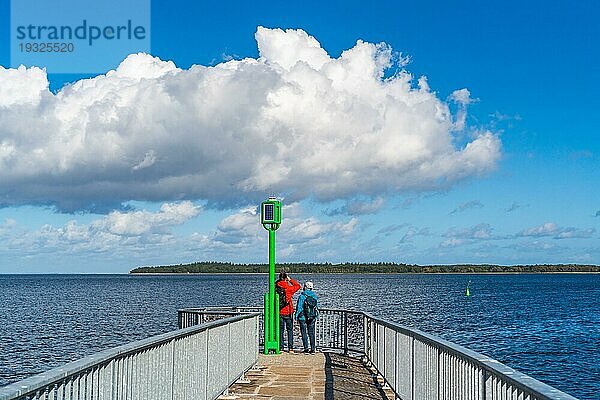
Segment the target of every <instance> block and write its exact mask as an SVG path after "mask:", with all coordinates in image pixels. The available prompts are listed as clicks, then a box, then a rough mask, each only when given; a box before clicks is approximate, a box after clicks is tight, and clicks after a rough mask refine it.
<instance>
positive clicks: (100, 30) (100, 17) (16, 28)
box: [10, 0, 150, 73]
mask: <svg viewBox="0 0 600 400" xmlns="http://www.w3.org/2000/svg"><path fill="white" fill-rule="evenodd" d="M10 38H11V52H10V53H11V67H13V68H16V67H18V66H20V65H25V66H38V67H43V68H46V70H47V71H48V72H49V73H102V72H106V71H107V70H109V69H114V68H115V67H116V66H117V65H118V64H119V63H120V62H121V61H122V60H123V59H124V58H125V57H126V56H127V55H129V54H131V53H138V52H148V53H149V52H150V0H142V1H140V0H135V1H132V0H12V1H11V27H10Z"/></svg>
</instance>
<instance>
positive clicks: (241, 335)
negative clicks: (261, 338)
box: [0, 313, 259, 400]
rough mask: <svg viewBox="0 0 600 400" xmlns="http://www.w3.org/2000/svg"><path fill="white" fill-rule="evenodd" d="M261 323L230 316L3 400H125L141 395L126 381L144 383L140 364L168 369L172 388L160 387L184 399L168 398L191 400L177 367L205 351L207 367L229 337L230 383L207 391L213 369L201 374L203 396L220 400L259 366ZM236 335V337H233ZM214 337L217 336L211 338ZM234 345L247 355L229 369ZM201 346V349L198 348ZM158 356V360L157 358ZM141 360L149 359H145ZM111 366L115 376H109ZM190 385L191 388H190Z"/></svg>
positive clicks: (44, 380) (14, 388)
mask: <svg viewBox="0 0 600 400" xmlns="http://www.w3.org/2000/svg"><path fill="white" fill-rule="evenodd" d="M258 317H259V314H257V313H248V314H243V315H234V316H229V317H228V318H225V319H220V320H216V321H212V322H208V323H204V324H201V325H195V326H190V327H187V328H185V329H180V330H176V331H171V332H168V333H164V334H160V335H156V336H152V337H149V338H146V339H142V340H139V341H136V342H132V343H128V344H125V345H122V346H118V347H114V348H111V349H108V350H104V351H101V352H98V353H95V354H93V355H90V356H87V357H85V358H82V359H80V360H77V361H73V362H70V363H68V364H65V365H63V366H60V367H57V368H54V369H51V370H49V371H47V372H44V373H41V374H38V375H34V376H32V377H29V378H26V379H23V380H21V381H19V382H16V383H13V384H10V385H8V386H5V387H3V388H0V400H13V399H25V398H27V399H29V398H34V399H38V398H46V397H45V396H46V394H47V393H50V392H56V393H59V392H60V393H61V395H59V396H60V397H58V398H64V399H78V398H85V399H89V398H91V397H93V398H94V399H98V398H100V399H102V398H108V399H121V398H124V397H120V396H119V394H118V392H119V390H120V391H121V396H123V393H124V392H127V391H129V392H132V391H135V390H137V389H136V388H134V387H130V388H125V387H122V386H123V383H124V380H128V382H130V383H131V382H132V380H134V379H137V378H140V377H139V376H135V377H133V375H135V374H141V373H142V372H140V371H139V370H136V368H137V363H138V362H139V363H143V364H144V365H145V366H148V365H152V366H153V367H157V368H156V369H158V368H164V367H167V369H168V371H166V372H165V376H164V377H161V378H165V380H169V381H170V382H168V383H167V382H166V381H161V383H163V384H165V383H167V385H168V386H169V388H168V389H169V390H170V392H171V393H175V392H179V393H182V395H181V396H179V397H177V396H173V397H171V395H169V398H173V399H177V398H181V399H185V398H186V397H187V396H186V395H185V393H186V389H181V388H176V387H175V385H177V384H178V382H176V381H175V379H176V375H186V371H182V370H181V369H182V368H183V367H185V366H184V365H176V364H177V363H178V361H181V364H184V363H186V362H189V361H190V359H191V358H194V357H195V356H197V354H195V355H194V354H193V352H197V351H199V349H200V348H201V349H202V350H206V352H207V354H206V355H204V356H203V360H202V361H203V362H205V363H208V362H210V361H211V360H210V350H211V349H210V343H209V341H210V340H209V339H210V338H213V339H214V340H215V341H219V340H224V337H225V336H227V338H228V339H227V342H228V343H227V344H225V349H226V352H227V362H228V364H227V365H226V367H225V374H224V375H226V376H224V378H225V380H224V381H223V380H222V379H221V378H220V377H219V379H217V386H218V387H216V388H214V387H208V386H209V385H210V384H212V383H214V382H210V377H209V373H210V371H209V366H208V365H206V366H201V367H199V368H200V369H202V368H206V370H205V371H203V372H205V375H206V379H205V382H204V383H205V385H206V387H205V388H198V390H200V391H201V392H202V390H206V392H210V393H209V394H208V395H207V398H216V397H217V396H218V394H220V393H221V392H223V391H224V390H226V389H227V387H229V385H230V384H231V383H233V382H234V381H235V380H237V379H238V378H239V376H241V375H242V374H243V373H244V372H245V371H246V370H247V369H249V368H250V367H251V366H252V365H253V364H254V363H255V362H256V361H257V359H258ZM225 328H227V334H226V335H224V333H223V332H222V331H223V329H225ZM232 330H234V331H235V332H234V333H233V334H232ZM204 332H206V335H205V336H206V338H201V340H202V341H204V342H205V343H196V342H198V340H199V339H198V335H199V334H202V333H204ZM211 333H213V335H212V336H211ZM234 334H235V335H237V337H235V338H233V340H232V336H234ZM232 341H233V342H235V343H236V344H237V345H238V346H240V345H241V346H243V347H244V349H242V353H243V354H235V355H234V359H232V360H233V361H232V362H231V363H229V346H230V345H231V343H229V342H232ZM179 344H181V346H179ZM199 344H200V346H198V345H199ZM221 350H222V349H221ZM153 352H154V353H156V354H153ZM179 353H185V354H182V355H181V357H180V359H179V358H178V356H179V355H180V354H179ZM215 356H218V354H215ZM142 357H146V358H143V359H142ZM153 357H155V358H153ZM222 357H223V355H221V357H219V360H218V363H220V364H222V363H223V361H224V360H223V358H222ZM138 358H139V360H138ZM154 364H158V365H154ZM213 364H214V363H213ZM229 364H235V365H233V366H234V367H235V368H237V369H239V370H230V365H229ZM109 365H110V371H104V370H105V369H106V367H108V366H109ZM235 368H234V369H235ZM219 369H222V368H219ZM103 371H104V374H103ZM119 374H121V375H119ZM150 374H154V375H156V374H159V372H157V371H156V370H154V371H152V372H150ZM117 375H119V376H117ZM103 379H104V380H108V381H110V383H107V382H108V381H104V382H103ZM189 384H190V385H192V383H191V382H190V383H189ZM107 385H112V387H110V388H109V387H107ZM142 386H143V383H140V387H142ZM119 388H120V389H119ZM88 389H89V390H88ZM84 391H85V392H88V391H89V392H93V393H94V394H91V393H90V394H91V396H89V397H85V396H81V394H82V392H84ZM105 391H107V392H109V393H110V395H109V396H106V397H105V396H104V395H103V393H105ZM56 393H54V394H53V395H54V396H55V395H56ZM203 393H204V392H203ZM113 394H116V396H113ZM215 394H216V395H215ZM63 396H64V397H63ZM142 397H143V398H145V399H153V398H156V399H160V394H159V395H158V397H156V396H153V395H150V396H149V397H148V395H146V396H142ZM53 398H54V397H53Z"/></svg>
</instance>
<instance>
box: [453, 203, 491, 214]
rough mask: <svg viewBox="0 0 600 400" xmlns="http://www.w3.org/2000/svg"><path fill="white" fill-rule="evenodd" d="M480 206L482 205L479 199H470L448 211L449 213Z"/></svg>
mask: <svg viewBox="0 0 600 400" xmlns="http://www.w3.org/2000/svg"><path fill="white" fill-rule="evenodd" d="M482 207H483V204H481V202H480V201H478V200H472V201H468V202H466V203H462V204H460V205H459V206H458V207H456V208H455V209H454V210H452V211H450V214H456V213H459V212H463V211H466V210H471V209H473V208H482Z"/></svg>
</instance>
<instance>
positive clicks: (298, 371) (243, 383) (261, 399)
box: [219, 352, 394, 400]
mask: <svg viewBox="0 0 600 400" xmlns="http://www.w3.org/2000/svg"><path fill="white" fill-rule="evenodd" d="M219 399H221V400H233V399H240V400H243V399H256V400H283V399H286V400H306V399H309V400H331V399H336V400H337V399H341V400H353V399H356V400H359V399H372V400H393V399H394V393H393V392H392V391H391V390H390V389H387V388H386V389H384V388H383V387H382V384H381V382H380V381H378V379H377V374H376V373H374V372H373V371H372V370H370V369H369V368H367V367H366V366H365V365H364V364H363V363H362V362H361V361H360V360H359V359H357V358H353V357H347V356H343V355H341V354H336V353H329V352H326V353H320V352H317V353H316V354H304V353H291V354H290V353H281V354H279V355H268V356H267V355H262V354H261V355H260V356H259V359H258V363H257V365H256V366H255V367H254V368H252V369H251V370H250V371H248V372H247V373H246V376H245V378H244V379H240V380H239V381H238V382H236V383H235V384H234V385H232V386H231V387H230V388H229V391H228V394H227V395H223V396H221V397H220V398H219Z"/></svg>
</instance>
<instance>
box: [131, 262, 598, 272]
mask: <svg viewBox="0 0 600 400" xmlns="http://www.w3.org/2000/svg"><path fill="white" fill-rule="evenodd" d="M276 269H277V271H286V272H288V273H290V274H461V275H464V274H572V273H588V274H589V273H600V266H599V265H581V264H535V265H494V264H455V265H415V264H396V263H343V264H331V263H324V264H316V263H310V264H309V263H286V264H277V265H276ZM268 271H269V266H268V265H267V264H233V263H226V262H212V261H204V262H195V263H191V264H181V265H163V266H153V267H138V268H135V269H133V270H131V271H130V272H129V273H130V274H131V275H194V274H238V275H240V274H265V273H268Z"/></svg>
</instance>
